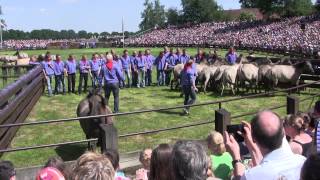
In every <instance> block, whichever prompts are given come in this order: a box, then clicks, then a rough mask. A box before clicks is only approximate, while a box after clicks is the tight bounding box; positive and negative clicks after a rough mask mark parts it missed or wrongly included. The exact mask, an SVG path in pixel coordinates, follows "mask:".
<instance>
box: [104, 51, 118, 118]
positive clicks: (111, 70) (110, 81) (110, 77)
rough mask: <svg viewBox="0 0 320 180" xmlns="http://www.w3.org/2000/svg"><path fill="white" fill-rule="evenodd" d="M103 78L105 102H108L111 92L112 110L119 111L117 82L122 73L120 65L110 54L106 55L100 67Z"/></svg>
mask: <svg viewBox="0 0 320 180" xmlns="http://www.w3.org/2000/svg"><path fill="white" fill-rule="evenodd" d="M101 72H102V74H103V78H104V81H105V97H106V102H107V104H108V103H109V98H110V95H111V92H112V94H113V97H114V106H113V109H114V110H113V112H114V113H118V112H119V91H120V90H119V82H121V81H123V80H124V78H123V74H122V72H121V67H120V66H119V64H118V63H117V62H115V61H113V56H112V54H108V55H107V62H106V64H105V65H104V66H103V67H102V68H101Z"/></svg>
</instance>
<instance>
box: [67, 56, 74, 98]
mask: <svg viewBox="0 0 320 180" xmlns="http://www.w3.org/2000/svg"><path fill="white" fill-rule="evenodd" d="M65 68H66V71H67V74H68V93H71V92H72V93H76V92H75V86H76V72H77V63H76V60H75V58H74V56H73V55H72V54H70V55H69V57H68V60H67V62H66V64H65Z"/></svg>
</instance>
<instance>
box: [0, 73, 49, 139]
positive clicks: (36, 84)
mask: <svg viewBox="0 0 320 180" xmlns="http://www.w3.org/2000/svg"><path fill="white" fill-rule="evenodd" d="M41 81H42V78H41V77H38V78H36V79H35V80H33V81H32V83H30V84H29V85H28V86H27V87H25V89H23V91H21V93H19V94H18V96H16V97H15V98H14V99H13V101H11V102H10V103H9V104H8V105H7V106H5V108H4V109H2V110H0V124H5V123H8V122H6V121H7V118H8V117H9V116H10V115H11V114H12V113H14V112H15V111H16V110H17V109H19V108H20V107H21V105H20V104H21V103H22V102H23V100H24V99H25V98H26V97H28V96H30V94H32V93H33V92H34V91H35V88H38V89H39V88H42V86H43V84H42V83H41ZM0 136H1V129H0Z"/></svg>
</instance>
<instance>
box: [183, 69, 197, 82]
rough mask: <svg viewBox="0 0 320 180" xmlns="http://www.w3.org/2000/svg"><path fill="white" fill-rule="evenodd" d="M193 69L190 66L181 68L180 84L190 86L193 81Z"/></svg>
mask: <svg viewBox="0 0 320 180" xmlns="http://www.w3.org/2000/svg"><path fill="white" fill-rule="evenodd" d="M194 79H195V78H194V71H193V69H192V67H191V68H187V69H186V70H185V69H183V70H182V72H181V85H182V86H192V85H193V82H194Z"/></svg>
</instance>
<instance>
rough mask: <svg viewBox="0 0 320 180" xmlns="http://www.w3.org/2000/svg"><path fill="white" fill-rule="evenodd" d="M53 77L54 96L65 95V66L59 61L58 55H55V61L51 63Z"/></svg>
mask: <svg viewBox="0 0 320 180" xmlns="http://www.w3.org/2000/svg"><path fill="white" fill-rule="evenodd" d="M53 67H54V68H53V69H54V76H55V88H54V94H59V92H60V93H61V92H62V93H63V94H64V95H65V94H66V86H65V82H64V74H65V65H64V62H63V61H62V60H61V56H60V55H59V54H57V55H56V60H55V61H54V63H53Z"/></svg>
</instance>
